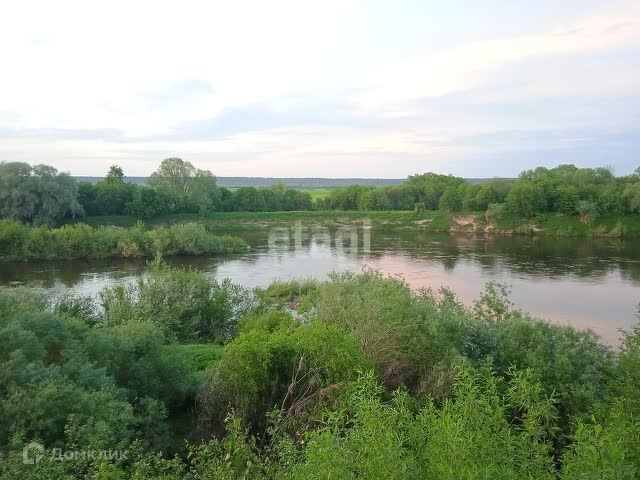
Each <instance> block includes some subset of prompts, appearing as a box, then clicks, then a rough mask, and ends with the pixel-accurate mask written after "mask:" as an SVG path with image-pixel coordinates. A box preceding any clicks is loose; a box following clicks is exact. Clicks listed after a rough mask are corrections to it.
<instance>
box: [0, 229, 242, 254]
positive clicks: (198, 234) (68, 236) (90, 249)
mask: <svg viewBox="0 0 640 480" xmlns="http://www.w3.org/2000/svg"><path fill="white" fill-rule="evenodd" d="M0 247H2V252H3V253H2V255H1V256H0V258H1V259H4V260H54V259H73V258H109V257H123V258H130V257H151V256H153V255H155V254H157V253H160V254H162V255H222V254H228V253H243V252H246V251H247V250H248V249H249V247H248V245H247V243H246V242H245V241H244V240H242V239H240V238H238V237H232V236H228V235H225V236H221V237H219V236H215V235H213V234H211V233H209V232H207V230H206V229H205V227H204V226H203V225H200V224H195V223H187V224H180V225H172V226H170V227H158V228H156V229H153V230H147V229H145V228H144V225H142V224H141V223H138V224H137V225H136V226H134V227H133V228H129V229H125V228H118V227H99V228H93V227H90V226H88V225H84V224H73V225H64V226H62V227H60V228H48V227H44V226H40V227H27V226H24V225H22V224H19V223H16V222H10V221H5V220H0Z"/></svg>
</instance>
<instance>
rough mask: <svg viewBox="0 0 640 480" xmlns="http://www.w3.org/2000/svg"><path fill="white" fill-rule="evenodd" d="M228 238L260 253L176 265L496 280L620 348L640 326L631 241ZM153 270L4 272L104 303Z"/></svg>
mask: <svg viewBox="0 0 640 480" xmlns="http://www.w3.org/2000/svg"><path fill="white" fill-rule="evenodd" d="M228 233H235V234H237V235H240V236H243V237H244V238H245V239H246V240H247V241H248V242H249V243H250V244H251V245H252V247H253V248H252V251H251V252H250V253H248V254H242V255H234V256H229V257H224V258H170V259H168V261H169V262H170V263H173V264H188V265H192V266H194V267H196V268H199V269H201V270H203V271H205V272H207V273H208V274H210V275H211V276H213V277H215V278H224V277H229V278H231V279H232V280H233V281H235V282H237V283H240V284H243V285H245V286H248V287H253V286H264V285H267V284H269V283H271V282H272V281H274V280H278V279H280V280H284V279H289V278H309V277H312V278H324V277H325V276H326V275H328V274H329V273H331V272H333V271H345V270H348V271H359V270H361V269H363V268H374V269H377V270H380V271H382V272H384V273H386V274H389V275H401V276H403V277H404V278H405V279H406V280H407V281H408V282H409V283H410V284H411V285H413V286H415V287H433V288H438V287H440V286H449V287H451V288H452V289H453V290H454V291H455V292H456V293H457V294H458V295H459V296H460V298H461V299H462V300H463V301H465V302H471V301H472V300H473V299H474V298H476V297H477V295H478V294H479V292H480V291H481V289H482V288H483V285H484V284H485V283H486V282H487V281H489V280H496V281H501V282H505V283H508V284H510V285H511V286H512V299H513V301H514V302H515V303H516V305H517V306H518V307H520V308H522V309H523V310H526V311H529V312H531V313H533V314H536V315H538V316H541V317H544V318H547V319H550V320H552V321H554V322H558V323H568V324H572V325H575V326H577V327H579V328H592V329H593V330H594V331H596V332H597V333H599V334H601V335H602V336H603V337H604V338H605V339H606V340H607V341H608V342H610V343H614V344H615V343H617V340H618V337H619V335H618V329H619V328H629V327H630V326H631V325H632V324H633V322H634V319H635V317H634V314H635V309H636V305H637V303H638V301H640V244H639V242H634V241H631V240H626V241H625V240H617V239H615V240H614V239H575V238H558V239H556V238H543V237H525V238H522V237H502V236H495V237H485V236H477V237H474V236H456V237H452V236H449V235H446V234H441V235H434V234H425V233H418V232H402V233H398V232H393V233H385V232H379V231H375V230H372V229H370V228H369V227H368V226H366V225H365V227H364V228H362V227H360V228H355V227H353V226H344V227H339V228H333V229H329V228H324V227H320V228H312V229H311V228H310V229H303V228H300V227H299V226H298V228H296V227H294V228H290V229H288V228H284V229H275V230H271V231H266V230H265V231H254V232H228ZM145 269H146V262H145V261H142V260H134V261H132V260H105V261H74V262H42V263H12V264H3V265H0V283H1V284H5V285H7V284H28V285H35V286H40V287H43V288H45V289H48V290H50V291H52V292H58V291H62V290H65V289H69V288H71V289H74V290H75V291H77V292H78V293H80V294H89V295H96V294H97V293H98V292H99V291H100V290H101V289H102V288H104V287H105V286H107V285H110V284H113V283H120V282H129V281H132V280H133V279H134V278H135V277H136V276H138V275H140V274H141V273H142V272H144V270H145Z"/></svg>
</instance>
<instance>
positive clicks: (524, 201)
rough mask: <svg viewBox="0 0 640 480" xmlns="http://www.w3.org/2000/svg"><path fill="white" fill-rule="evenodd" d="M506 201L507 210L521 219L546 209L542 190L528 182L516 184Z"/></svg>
mask: <svg viewBox="0 0 640 480" xmlns="http://www.w3.org/2000/svg"><path fill="white" fill-rule="evenodd" d="M506 200H507V201H506V203H507V209H508V210H509V211H510V212H511V213H513V214H515V215H520V216H522V217H532V216H533V215H534V214H535V213H538V212H541V211H544V209H545V207H546V200H545V197H544V192H543V191H542V189H541V188H540V187H539V186H537V185H536V184H534V183H531V182H528V181H522V180H521V181H518V182H516V183H515V184H514V185H513V187H512V188H511V191H510V192H509V194H508V195H507V199H506Z"/></svg>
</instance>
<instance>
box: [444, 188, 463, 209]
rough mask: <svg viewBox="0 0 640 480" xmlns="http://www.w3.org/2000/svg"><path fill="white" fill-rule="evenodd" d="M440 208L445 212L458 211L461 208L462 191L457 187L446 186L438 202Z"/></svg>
mask: <svg viewBox="0 0 640 480" xmlns="http://www.w3.org/2000/svg"><path fill="white" fill-rule="evenodd" d="M438 208H440V210H446V211H447V212H459V211H460V210H462V193H461V192H460V189H459V188H458V187H453V186H450V187H447V188H446V189H445V191H444V192H443V193H442V196H441V197H440V201H439V203H438Z"/></svg>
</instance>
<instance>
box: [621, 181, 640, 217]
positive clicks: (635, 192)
mask: <svg viewBox="0 0 640 480" xmlns="http://www.w3.org/2000/svg"><path fill="white" fill-rule="evenodd" d="M622 198H624V200H625V202H626V203H627V208H628V209H629V211H630V212H633V213H635V212H640V182H638V183H631V184H629V185H627V186H626V187H625V189H624V191H623V192H622Z"/></svg>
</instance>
